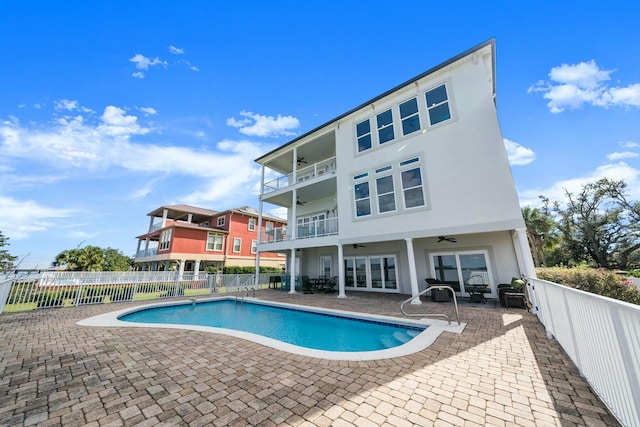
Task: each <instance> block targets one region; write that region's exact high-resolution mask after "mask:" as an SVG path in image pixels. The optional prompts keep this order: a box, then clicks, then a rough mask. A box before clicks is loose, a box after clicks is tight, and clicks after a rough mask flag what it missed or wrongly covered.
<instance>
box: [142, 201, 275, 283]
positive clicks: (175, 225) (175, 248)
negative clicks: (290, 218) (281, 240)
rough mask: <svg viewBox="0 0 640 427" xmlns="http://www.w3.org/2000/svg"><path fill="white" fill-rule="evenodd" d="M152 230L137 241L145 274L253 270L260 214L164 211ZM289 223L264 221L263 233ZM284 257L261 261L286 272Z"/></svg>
mask: <svg viewBox="0 0 640 427" xmlns="http://www.w3.org/2000/svg"><path fill="white" fill-rule="evenodd" d="M148 216H149V217H150V221H149V230H148V231H147V232H146V233H145V234H143V235H141V236H138V237H137V239H138V250H137V252H136V257H135V262H136V264H139V267H140V269H142V270H170V269H173V268H175V269H177V270H179V271H180V272H191V271H193V272H198V271H204V270H206V269H207V268H208V267H215V268H217V269H220V268H222V267H226V266H255V265H256V251H257V243H258V219H259V213H258V211H257V210H256V209H252V208H250V207H248V206H244V207H241V208H237V209H230V210H226V211H223V212H217V211H212V210H209V209H203V208H198V207H194V206H187V205H173V206H161V207H159V208H158V209H156V210H154V211H152V212H150V213H149V214H148ZM285 225H286V221H284V220H283V219H281V218H277V217H274V216H270V215H265V214H263V215H262V228H263V232H265V233H266V232H268V231H269V230H271V229H281V228H282V227H284V226H285ZM285 261H286V256H284V255H282V254H278V253H276V252H273V253H268V254H263V256H262V257H260V266H262V267H284V266H285Z"/></svg>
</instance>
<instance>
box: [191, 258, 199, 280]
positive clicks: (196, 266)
mask: <svg viewBox="0 0 640 427" xmlns="http://www.w3.org/2000/svg"><path fill="white" fill-rule="evenodd" d="M199 273H200V260H199V259H197V260H195V261H194V262H193V278H194V279H197V278H198V275H199Z"/></svg>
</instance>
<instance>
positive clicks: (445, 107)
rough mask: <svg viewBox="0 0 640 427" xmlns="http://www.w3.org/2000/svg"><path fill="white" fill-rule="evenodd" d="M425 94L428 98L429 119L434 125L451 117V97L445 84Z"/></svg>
mask: <svg viewBox="0 0 640 427" xmlns="http://www.w3.org/2000/svg"><path fill="white" fill-rule="evenodd" d="M425 96H426V98H427V109H428V110H429V121H430V122H431V125H432V126H433V125H436V124H438V123H440V122H444V121H445V120H449V119H450V118H451V112H450V111H449V98H448V97H447V88H446V86H445V85H441V86H438V87H437V88H435V89H431V90H430V91H428V92H427V93H426V94H425Z"/></svg>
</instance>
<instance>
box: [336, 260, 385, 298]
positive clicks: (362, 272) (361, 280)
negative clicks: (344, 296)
mask: <svg viewBox="0 0 640 427" xmlns="http://www.w3.org/2000/svg"><path fill="white" fill-rule="evenodd" d="M344 271H345V285H346V287H347V288H350V289H362V290H379V291H393V292H397V291H398V275H397V270H396V258H395V256H393V255H388V256H385V255H383V256H366V257H346V258H345V259H344Z"/></svg>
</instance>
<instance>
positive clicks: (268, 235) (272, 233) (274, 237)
mask: <svg viewBox="0 0 640 427" xmlns="http://www.w3.org/2000/svg"><path fill="white" fill-rule="evenodd" d="M287 240H289V236H287V227H278V228H272V229H270V230H266V231H264V232H263V233H262V234H261V235H260V243H276V242H285V241H287Z"/></svg>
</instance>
